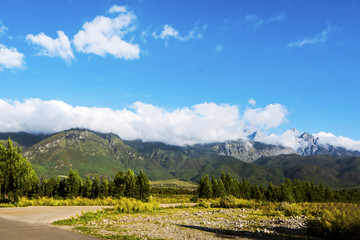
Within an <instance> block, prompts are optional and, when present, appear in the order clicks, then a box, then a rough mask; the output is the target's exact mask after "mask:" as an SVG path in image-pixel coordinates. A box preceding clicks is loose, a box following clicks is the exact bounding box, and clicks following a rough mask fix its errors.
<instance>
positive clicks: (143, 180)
mask: <svg viewBox="0 0 360 240" xmlns="http://www.w3.org/2000/svg"><path fill="white" fill-rule="evenodd" d="M136 185H137V188H138V191H139V192H138V197H139V199H140V200H141V201H146V202H148V201H149V199H150V191H151V187H150V182H149V179H148V178H147V176H146V174H145V173H144V172H143V171H142V170H140V173H139V175H138V176H137V177H136Z"/></svg>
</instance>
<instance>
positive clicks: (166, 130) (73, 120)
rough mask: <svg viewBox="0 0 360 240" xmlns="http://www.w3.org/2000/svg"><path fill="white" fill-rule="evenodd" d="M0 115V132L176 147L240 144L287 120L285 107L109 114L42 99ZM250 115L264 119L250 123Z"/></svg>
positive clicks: (0, 107) (9, 106)
mask: <svg viewBox="0 0 360 240" xmlns="http://www.w3.org/2000/svg"><path fill="white" fill-rule="evenodd" d="M251 111H253V112H251ZM0 112H1V113H2V114H1V115H0V131H1V132H16V131H27V132H33V133H54V132H58V131H62V130H66V129H70V128H75V127H80V128H88V129H92V130H94V131H99V132H113V133H116V134H118V135H119V136H120V137H122V138H124V139H128V140H133V139H142V140H144V141H161V142H165V143H169V144H176V145H184V144H194V143H206V142H216V141H225V140H229V139H238V138H245V137H246V135H247V134H248V132H247V131H248V130H249V129H255V128H261V127H263V126H265V128H271V127H277V126H278V125H279V124H281V123H283V122H284V121H285V120H286V115H287V111H286V108H285V106H282V105H280V104H270V105H268V106H266V107H265V108H257V109H247V110H246V111H245V113H244V114H241V113H240V111H239V107H238V106H236V105H229V104H215V103H202V104H197V105H194V106H191V107H184V108H178V109H175V110H171V111H170V110H167V109H164V108H161V107H158V106H154V105H151V104H146V103H142V102H135V103H133V104H132V105H130V106H129V107H128V108H124V109H120V110H113V109H110V108H97V107H82V106H71V105H69V104H67V103H65V102H62V101H57V100H50V101H44V100H41V99H27V100H25V101H24V102H19V101H8V100H1V99H0ZM253 114H255V115H256V116H258V117H263V116H265V117H266V118H265V119H263V120H262V121H259V120H254V119H253V117H254V116H253ZM279 115H281V116H282V119H279ZM249 116H250V117H249ZM267 121H268V122H267Z"/></svg>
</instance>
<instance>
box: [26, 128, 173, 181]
mask: <svg viewBox="0 0 360 240" xmlns="http://www.w3.org/2000/svg"><path fill="white" fill-rule="evenodd" d="M24 155H25V156H27V157H28V159H29V161H30V162H31V163H32V165H33V166H34V168H35V170H36V172H37V173H38V174H40V175H44V176H46V177H50V176H51V177H53V176H57V175H67V174H68V172H69V169H70V168H73V169H76V170H78V171H79V174H80V176H82V177H85V176H86V175H90V176H91V175H94V174H100V175H103V176H108V177H109V176H114V175H115V173H116V171H119V170H120V171H126V170H127V169H128V168H131V169H133V170H134V171H135V172H139V171H140V169H143V170H144V171H146V172H149V173H151V175H152V176H153V177H154V179H157V178H171V175H170V174H168V173H167V172H166V171H165V170H162V169H161V168H160V169H156V167H158V166H156V165H157V164H156V163H153V162H151V161H145V160H144V158H143V157H141V156H140V155H138V154H137V152H136V151H134V150H133V149H132V148H131V147H129V146H127V145H126V144H124V142H123V141H122V140H121V139H120V138H119V137H118V136H116V135H114V134H97V133H95V132H92V131H88V130H84V129H72V130H69V131H64V132H60V133H57V134H54V135H52V136H50V137H49V138H47V139H45V140H43V141H41V142H39V143H37V144H35V145H33V146H32V147H30V148H29V149H27V150H26V151H25V152H24ZM154 164H155V166H156V167H154V166H153V165H154ZM155 169H156V170H155Z"/></svg>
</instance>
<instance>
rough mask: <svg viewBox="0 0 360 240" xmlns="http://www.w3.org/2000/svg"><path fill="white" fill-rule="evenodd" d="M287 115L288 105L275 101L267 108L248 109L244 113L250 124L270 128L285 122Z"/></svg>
mask: <svg viewBox="0 0 360 240" xmlns="http://www.w3.org/2000/svg"><path fill="white" fill-rule="evenodd" d="M287 115H288V111H287V109H286V107H285V106H284V105H281V104H278V103H275V104H269V105H267V106H266V107H265V108H255V109H251V108H250V109H247V110H246V111H245V113H244V120H245V121H246V122H247V123H248V124H249V125H250V126H254V127H259V128H264V129H269V128H274V127H278V126H279V125H281V124H282V123H285V122H286V121H287V120H286V116H287Z"/></svg>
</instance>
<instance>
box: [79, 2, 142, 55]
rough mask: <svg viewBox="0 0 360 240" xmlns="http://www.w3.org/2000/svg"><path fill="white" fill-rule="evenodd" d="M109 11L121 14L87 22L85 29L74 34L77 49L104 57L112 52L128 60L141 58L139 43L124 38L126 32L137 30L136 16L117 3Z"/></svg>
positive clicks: (100, 17) (99, 17)
mask: <svg viewBox="0 0 360 240" xmlns="http://www.w3.org/2000/svg"><path fill="white" fill-rule="evenodd" d="M109 11H111V12H112V13H119V14H118V15H117V16H116V17H114V18H109V17H105V16H97V17H96V18H95V19H94V20H93V21H91V22H86V23H85V24H84V25H83V29H82V30H80V31H79V32H78V33H77V34H76V35H75V36H74V39H73V44H74V46H75V49H76V50H77V51H78V52H82V53H87V54H89V53H92V54H96V55H99V56H102V57H104V56H105V55H107V54H110V55H113V56H114V57H115V58H123V59H126V60H128V59H137V58H139V56H140V47H139V45H137V44H133V43H130V42H126V41H125V40H124V37H125V35H126V34H128V33H129V32H131V31H133V30H135V27H134V25H133V24H134V21H135V20H136V16H135V15H134V14H133V13H132V12H128V11H126V9H125V7H119V6H116V5H115V6H113V7H112V8H110V10H109Z"/></svg>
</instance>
